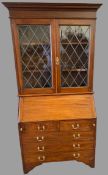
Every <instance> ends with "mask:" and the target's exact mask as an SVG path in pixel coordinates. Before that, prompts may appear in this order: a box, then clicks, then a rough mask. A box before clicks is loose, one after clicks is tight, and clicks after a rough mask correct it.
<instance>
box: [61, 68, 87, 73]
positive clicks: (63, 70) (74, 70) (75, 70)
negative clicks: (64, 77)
mask: <svg viewBox="0 0 108 175" xmlns="http://www.w3.org/2000/svg"><path fill="white" fill-rule="evenodd" d="M86 71H87V68H85V69H62V72H86Z"/></svg>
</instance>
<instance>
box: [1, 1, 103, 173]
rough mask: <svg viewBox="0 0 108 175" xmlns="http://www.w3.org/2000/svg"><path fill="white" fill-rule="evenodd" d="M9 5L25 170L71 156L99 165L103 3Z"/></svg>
mask: <svg viewBox="0 0 108 175" xmlns="http://www.w3.org/2000/svg"><path fill="white" fill-rule="evenodd" d="M3 4H4V5H5V6H6V7H7V8H8V9H9V14H10V21H11V29H12V37H13V46H14V54H15V64H16V73H17V82H18V95H19V106H18V107H19V110H18V112H19V113H18V119H19V123H18V129H19V138H20V146H21V153H22V160H23V169H24V173H28V172H29V171H30V170H32V169H33V168H34V167H35V166H38V165H40V164H42V163H46V162H58V161H69V160H76V161H79V162H83V163H85V164H87V165H89V166H90V167H92V168H93V167H94V166H95V147H96V120H97V119H96V111H95V104H94V94H93V68H94V45H95V28H96V11H97V9H98V8H99V7H100V6H101V4H85V3H84V4H82V3H78V4H77V3H20V2H19V3H14V2H5V3H3Z"/></svg>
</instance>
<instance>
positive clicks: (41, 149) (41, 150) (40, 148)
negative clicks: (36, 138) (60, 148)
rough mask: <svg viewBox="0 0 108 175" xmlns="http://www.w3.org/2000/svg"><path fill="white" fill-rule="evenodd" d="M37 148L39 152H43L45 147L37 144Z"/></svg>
mask: <svg viewBox="0 0 108 175" xmlns="http://www.w3.org/2000/svg"><path fill="white" fill-rule="evenodd" d="M37 149H38V151H39V152H43V151H44V150H45V147H44V146H42V147H40V146H38V147H37Z"/></svg>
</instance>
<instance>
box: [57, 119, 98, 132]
mask: <svg viewBox="0 0 108 175" xmlns="http://www.w3.org/2000/svg"><path fill="white" fill-rule="evenodd" d="M93 129H94V130H95V129H96V119H86V120H70V121H69V120H68V121H60V130H61V131H80V130H81V131H91V130H93Z"/></svg>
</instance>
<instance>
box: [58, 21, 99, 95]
mask: <svg viewBox="0 0 108 175" xmlns="http://www.w3.org/2000/svg"><path fill="white" fill-rule="evenodd" d="M70 24H71V25H82V26H84V25H89V26H90V42H89V43H90V44H89V47H90V48H89V62H88V85H87V86H85V87H72V88H68V87H67V88H66V87H61V78H60V77H61V76H60V32H59V25H70ZM95 27H96V20H95V19H57V20H56V29H57V30H56V40H57V43H56V45H57V47H56V49H57V50H56V57H57V58H59V65H57V92H58V93H77V92H92V90H93V69H94V46H95Z"/></svg>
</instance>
